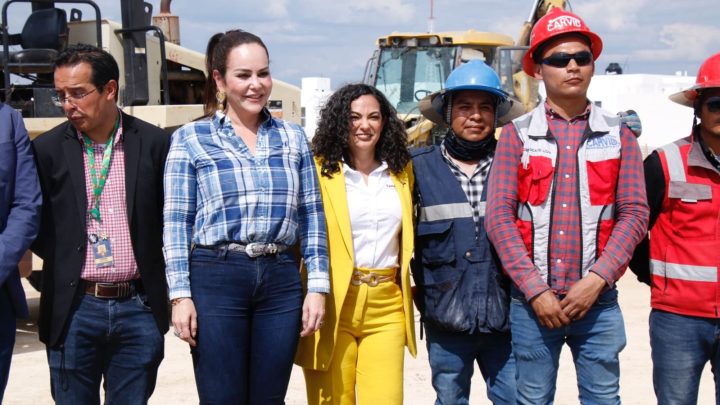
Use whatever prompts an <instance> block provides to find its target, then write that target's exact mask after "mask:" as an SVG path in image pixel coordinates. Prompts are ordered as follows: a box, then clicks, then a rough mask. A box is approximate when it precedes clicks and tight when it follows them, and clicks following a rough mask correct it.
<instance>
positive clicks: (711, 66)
mask: <svg viewBox="0 0 720 405" xmlns="http://www.w3.org/2000/svg"><path fill="white" fill-rule="evenodd" d="M711 87H720V52H719V53H716V54H715V55H713V56H711V57H709V58H707V60H705V62H703V64H702V66H700V70H698V74H697V79H695V85H694V86H692V87H690V88H689V89H687V90H683V91H681V92H678V93H675V94H673V95H671V96H670V100H672V101H674V102H676V103H679V104H682V105H685V106H688V107H692V106H693V103H695V99H696V98H697V96H698V90H700V89H708V88H711Z"/></svg>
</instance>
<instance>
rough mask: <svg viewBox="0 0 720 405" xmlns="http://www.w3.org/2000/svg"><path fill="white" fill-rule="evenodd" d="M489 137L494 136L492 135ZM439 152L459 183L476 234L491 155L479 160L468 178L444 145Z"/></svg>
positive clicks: (491, 159)
mask: <svg viewBox="0 0 720 405" xmlns="http://www.w3.org/2000/svg"><path fill="white" fill-rule="evenodd" d="M490 135H491V136H495V134H494V133H493V134H490ZM440 150H441V151H442V157H443V160H445V163H447V165H448V167H449V168H450V172H451V173H452V174H453V175H454V176H455V178H456V179H457V181H458V182H459V183H460V187H462V189H463V191H464V192H465V196H466V197H467V199H468V202H469V203H470V206H471V207H472V211H473V220H474V221H475V232H477V231H478V229H479V227H480V218H481V217H482V216H483V215H484V214H482V213H481V212H480V207H481V205H482V204H481V202H482V193H483V188H485V178H486V177H487V175H488V172H489V171H490V166H491V165H492V161H493V155H492V154H490V155H488V156H486V157H485V158H483V159H480V161H479V162H478V164H477V166H476V167H475V172H473V175H472V176H470V177H468V176H467V175H466V174H465V173H464V172H463V171H462V170H461V169H460V167H458V165H457V164H455V162H453V160H452V158H451V157H450V155H449V154H448V152H447V149H445V145H440Z"/></svg>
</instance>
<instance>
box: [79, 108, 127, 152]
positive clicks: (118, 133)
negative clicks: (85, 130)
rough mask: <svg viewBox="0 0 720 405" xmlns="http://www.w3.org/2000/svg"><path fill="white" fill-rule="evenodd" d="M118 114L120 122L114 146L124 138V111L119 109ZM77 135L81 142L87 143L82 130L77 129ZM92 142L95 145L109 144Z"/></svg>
mask: <svg viewBox="0 0 720 405" xmlns="http://www.w3.org/2000/svg"><path fill="white" fill-rule="evenodd" d="M118 114H119V116H118V119H119V120H120V122H119V123H118V129H117V133H115V139H113V146H115V145H117V144H118V143H120V142H122V140H123V118H122V112H121V111H120V110H118ZM75 135H76V136H77V139H78V141H80V143H81V144H83V145H85V140H84V139H83V134H82V132H80V130H78V129H75ZM92 143H93V145H100V146H102V147H103V148H104V147H105V145H107V144H99V143H96V142H95V141H92Z"/></svg>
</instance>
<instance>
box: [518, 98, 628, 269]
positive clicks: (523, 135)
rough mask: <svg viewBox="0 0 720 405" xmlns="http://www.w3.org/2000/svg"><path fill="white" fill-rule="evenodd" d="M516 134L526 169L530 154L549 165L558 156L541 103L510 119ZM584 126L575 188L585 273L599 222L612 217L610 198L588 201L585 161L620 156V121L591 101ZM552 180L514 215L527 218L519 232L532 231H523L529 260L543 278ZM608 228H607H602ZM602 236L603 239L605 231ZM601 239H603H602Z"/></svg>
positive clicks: (594, 256)
mask: <svg viewBox="0 0 720 405" xmlns="http://www.w3.org/2000/svg"><path fill="white" fill-rule="evenodd" d="M513 124H514V125H515V128H516V130H517V134H518V137H519V138H520V141H521V142H522V143H523V154H522V157H521V161H520V163H521V164H522V165H523V166H524V167H525V168H526V169H527V167H528V165H529V164H530V161H531V157H539V158H548V159H550V161H551V163H552V167H553V168H556V160H557V156H558V150H557V143H556V142H555V140H554V139H552V138H550V139H549V138H548V136H547V133H548V122H547V117H546V115H545V107H544V106H542V105H541V106H538V107H536V108H535V109H534V110H533V111H532V112H530V113H529V114H526V115H524V116H522V117H520V118H517V119H515V120H514V121H513ZM588 126H589V128H590V129H591V130H592V131H594V132H595V133H596V134H597V133H599V134H600V135H595V136H593V137H590V138H589V139H586V140H585V141H584V142H583V143H582V144H581V145H580V148H579V150H578V152H577V161H578V166H577V167H578V169H579V170H578V173H577V175H578V192H579V196H580V201H579V203H580V224H581V234H582V264H583V265H582V275H583V276H585V275H587V272H588V271H589V270H590V268H591V267H592V265H593V264H594V263H595V261H596V260H597V256H598V251H597V248H598V236H600V232H601V228H600V222H601V221H604V220H612V219H614V217H615V205H614V201H613V202H612V203H611V204H607V205H592V204H591V201H590V198H591V197H590V196H591V192H590V190H591V187H592V185H591V184H590V177H589V175H588V167H587V165H588V162H591V163H592V162H605V161H609V160H612V159H618V160H619V159H620V149H621V146H622V144H621V140H620V121H619V119H618V118H617V117H616V116H615V115H612V114H609V113H607V112H605V111H604V110H602V109H600V108H598V107H596V106H595V105H591V107H590V116H589V118H588ZM554 189H555V184H554V180H553V181H552V182H551V184H550V191H549V194H548V196H547V197H546V198H545V200H544V201H542V202H541V203H540V204H539V205H532V204H530V203H529V202H526V203H519V204H518V209H517V218H518V220H520V221H526V222H531V223H532V227H526V228H525V229H524V230H523V229H521V232H532V235H524V239H525V240H531V241H533V243H534V245H533V247H532V250H533V252H532V253H533V262H534V264H535V266H536V267H537V268H538V270H539V271H540V275H541V277H543V278H545V279H547V277H548V273H549V267H548V266H549V257H548V255H549V251H548V247H549V245H550V243H549V242H550V228H551V226H552V224H551V223H550V217H551V213H552V210H553V206H552V201H553V198H552V195H553V193H554ZM604 231H607V232H611V231H612V230H611V229H609V230H608V229H605V230H603V232H604ZM603 236H605V238H604V240H607V236H608V235H604V234H603ZM604 240H603V241H604Z"/></svg>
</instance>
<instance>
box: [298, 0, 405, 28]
mask: <svg viewBox="0 0 720 405" xmlns="http://www.w3.org/2000/svg"><path fill="white" fill-rule="evenodd" d="M297 11H298V12H299V13H301V14H302V15H303V16H304V17H306V18H309V19H312V20H314V21H318V22H323V23H325V24H328V23H329V24H347V23H350V24H357V25H365V26H367V25H386V24H398V23H403V22H408V21H411V20H413V19H414V18H415V5H414V4H413V3H412V2H410V1H407V0H365V1H350V0H342V1H337V0H336V1H333V0H305V1H304V2H303V3H302V5H301V6H299V7H298V10H297Z"/></svg>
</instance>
